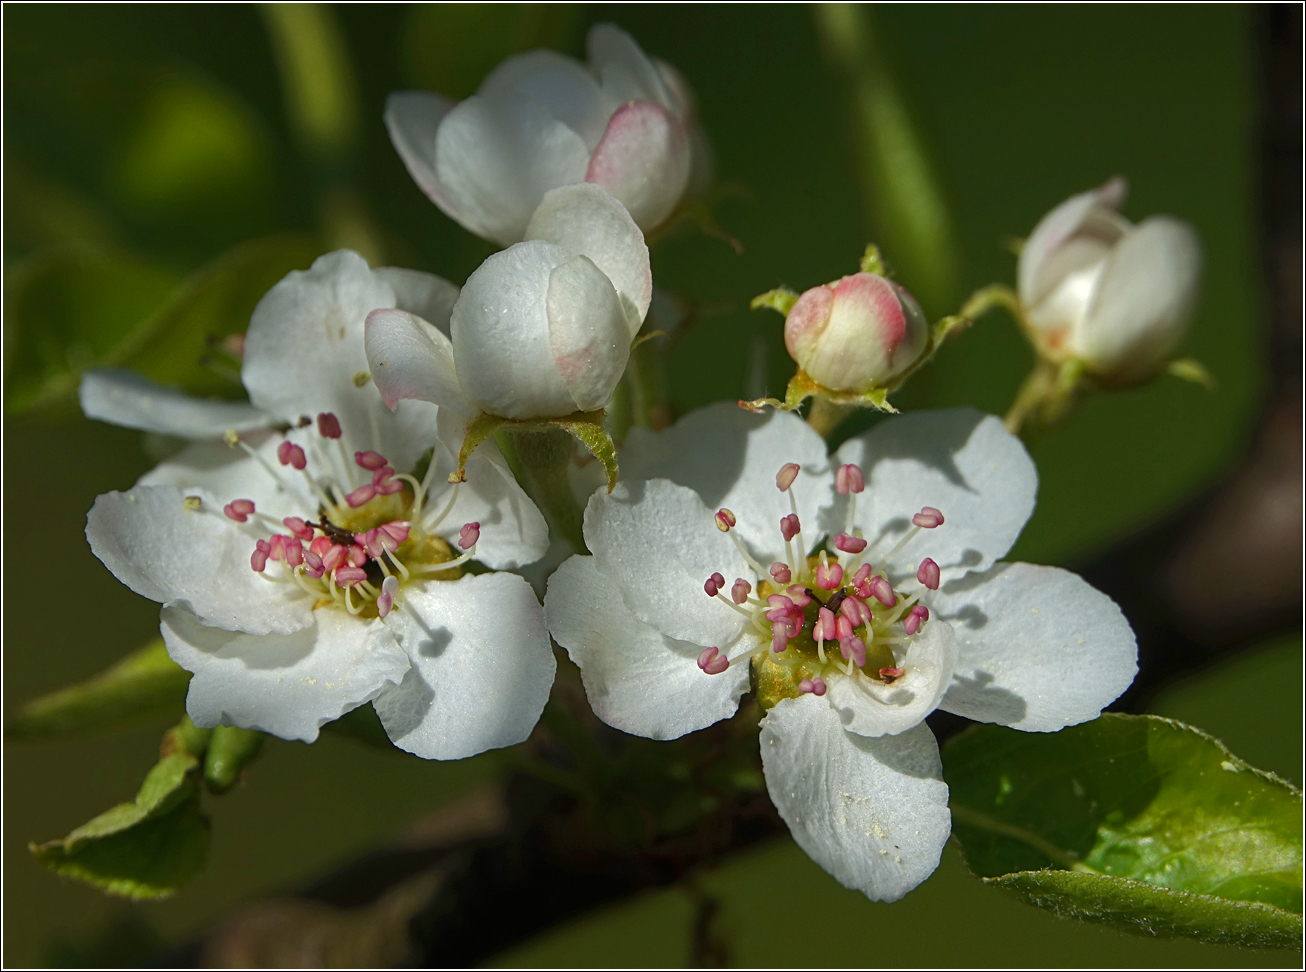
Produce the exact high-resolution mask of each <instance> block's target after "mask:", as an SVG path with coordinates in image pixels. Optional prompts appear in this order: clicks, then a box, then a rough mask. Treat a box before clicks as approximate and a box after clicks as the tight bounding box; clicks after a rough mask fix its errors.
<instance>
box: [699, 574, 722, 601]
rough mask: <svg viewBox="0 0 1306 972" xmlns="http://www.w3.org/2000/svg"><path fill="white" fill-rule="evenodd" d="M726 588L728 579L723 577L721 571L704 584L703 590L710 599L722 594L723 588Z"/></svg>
mask: <svg viewBox="0 0 1306 972" xmlns="http://www.w3.org/2000/svg"><path fill="white" fill-rule="evenodd" d="M725 586H726V579H725V578H724V577H722V576H721V572H720V571H717V572H716V573H715V574H713V575H712V576H711V577H709V578H708V579H707V580H705V581H704V582H703V590H704V592H706V594H707V596H708V597H716V596H717V594H718V593H720V591H721V588H723V587H725Z"/></svg>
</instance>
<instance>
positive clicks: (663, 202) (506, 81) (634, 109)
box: [385, 24, 707, 246]
mask: <svg viewBox="0 0 1306 972" xmlns="http://www.w3.org/2000/svg"><path fill="white" fill-rule="evenodd" d="M587 46H588V49H589V64H588V65H581V64H578V63H577V62H576V61H573V60H572V59H570V58H567V57H563V56H562V55H561V54H557V53H555V52H553V51H545V50H540V51H531V52H530V53H528V54H519V55H517V56H515V57H510V58H508V59H507V60H506V61H504V62H503V63H502V64H500V65H499V66H498V67H497V68H496V69H495V70H494V71H493V72H491V73H490V75H489V76H488V77H487V78H486V79H485V81H484V82H482V84H481V87H480V89H479V90H478V91H477V92H476V94H474V95H472V96H471V97H470V98H468V99H466V100H465V101H461V102H455V101H453V100H452V99H449V98H444V97H442V96H440V95H436V94H429V93H426V92H420V91H404V92H398V93H396V94H392V95H391V96H390V98H389V100H388V101H387V102H386V111H385V121H386V126H387V127H388V128H389V130H390V138H391V140H392V141H393V142H394V145H395V148H396V149H397V150H398V152H399V155H400V157H401V158H402V159H403V161H404V164H405V165H406V166H407V167H408V171H409V173H410V174H411V175H412V177H413V179H414V180H415V181H416V182H417V184H418V186H419V187H421V189H422V191H423V192H425V193H426V194H427V195H428V196H429V197H430V198H431V200H432V201H433V202H434V203H435V204H436V205H437V206H439V207H440V208H441V209H442V210H444V212H445V213H446V214H448V215H449V216H450V217H451V218H452V219H454V220H455V221H457V222H458V223H460V224H461V225H462V226H464V227H466V228H467V229H469V230H471V231H472V232H473V233H476V234H477V235H479V236H483V237H485V238H486V239H489V240H493V241H494V242H496V243H499V244H501V245H503V246H508V245H510V244H512V243H516V242H519V241H520V240H523V239H527V238H529V237H528V235H527V232H526V229H527V224H528V223H529V222H530V220H531V215H532V214H533V213H534V212H535V209H536V207H537V206H538V205H539V204H540V201H541V200H542V199H543V198H544V195H545V194H546V193H547V192H548V191H549V190H550V189H554V188H557V187H558V186H566V185H571V184H573V183H584V182H589V183H594V184H596V185H599V186H602V187H603V188H604V189H607V190H608V191H609V192H610V193H612V195H614V196H615V197H616V198H617V199H618V200H620V201H621V203H622V205H624V206H625V207H626V209H627V210H629V212H630V214H631V216H632V217H634V220H635V222H636V223H637V224H639V226H640V227H641V228H642V229H645V230H649V229H652V228H654V227H655V226H657V225H659V224H660V223H662V222H663V221H665V220H666V218H667V217H668V216H670V215H671V213H672V211H673V210H674V209H675V208H676V206H677V205H678V204H679V202H680V200H681V198H682V196H684V194H685V191H686V189H687V187H688V186H689V185H690V180H691V173H694V174H695V178H698V179H700V181H701V176H700V175H698V173H700V172H701V171H702V170H703V169H704V168H705V167H706V165H707V161H706V159H705V158H702V156H704V155H705V152H704V143H703V140H702V138H701V135H699V136H696V131H695V127H694V107H693V99H692V96H691V95H690V94H689V89H688V86H687V85H686V84H685V82H684V79H683V78H681V77H680V76H679V75H678V74H677V73H676V72H675V71H674V70H672V69H671V68H670V66H668V65H664V64H660V63H658V62H655V61H653V60H651V59H650V58H649V57H648V55H646V54H645V53H644V52H643V51H642V50H640V48H639V45H637V44H636V43H635V42H634V41H633V40H632V39H631V38H630V36H629V35H628V34H626V33H625V32H624V31H622V30H620V29H618V28H616V27H614V26H612V25H611V24H599V25H597V26H595V27H594V28H593V29H591V30H590V33H589V38H588V42H587ZM696 149H697V154H698V156H700V158H698V159H696V158H695V155H696V151H695V150H696ZM696 170H697V171H696Z"/></svg>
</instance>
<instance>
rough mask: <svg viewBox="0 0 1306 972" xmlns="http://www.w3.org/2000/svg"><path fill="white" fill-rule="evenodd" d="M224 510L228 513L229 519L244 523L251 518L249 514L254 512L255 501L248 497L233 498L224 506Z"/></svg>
mask: <svg viewBox="0 0 1306 972" xmlns="http://www.w3.org/2000/svg"><path fill="white" fill-rule="evenodd" d="M222 512H223V513H225V514H227V517H228V519H232V520H235V521H236V522H237V523H244V522H245V521H246V520H248V519H249V515H250V514H251V513H253V512H254V501H253V500H247V499H238V500H232V501H231V502H230V503H228V504H227V505H226V506H224V507H223V508H222Z"/></svg>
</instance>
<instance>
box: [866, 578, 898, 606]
mask: <svg viewBox="0 0 1306 972" xmlns="http://www.w3.org/2000/svg"><path fill="white" fill-rule="evenodd" d="M866 586H867V587H868V588H869V589H870V595H871V597H873V598H875V599H876V600H877V601H879V602H880V603H881V604H883V605H884V606H885V607H893V606H894V605H895V604H897V603H898V595H896V594H894V593H893V585H892V584H890V583H889V582H888V581H887V580H885V579H884V578H883V577H872V578H871V579H870V580H869V581H867V583H866Z"/></svg>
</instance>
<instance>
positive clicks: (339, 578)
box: [335, 567, 367, 587]
mask: <svg viewBox="0 0 1306 972" xmlns="http://www.w3.org/2000/svg"><path fill="white" fill-rule="evenodd" d="M335 578H336V584H337V585H338V586H340V587H353V586H354V585H355V584H361V583H363V581H365V580H367V571H365V570H363V568H362V567H337V568H336V573H335Z"/></svg>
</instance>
